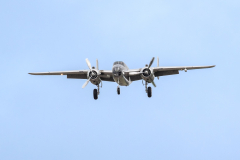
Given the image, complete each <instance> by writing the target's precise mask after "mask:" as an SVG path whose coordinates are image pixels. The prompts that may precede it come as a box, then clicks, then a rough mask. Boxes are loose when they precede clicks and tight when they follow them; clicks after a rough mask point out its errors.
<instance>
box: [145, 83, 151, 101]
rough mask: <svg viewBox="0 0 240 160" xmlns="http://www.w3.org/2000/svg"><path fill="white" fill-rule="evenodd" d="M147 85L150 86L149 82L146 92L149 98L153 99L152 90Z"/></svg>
mask: <svg viewBox="0 0 240 160" xmlns="http://www.w3.org/2000/svg"><path fill="white" fill-rule="evenodd" d="M147 84H148V82H145V91H146V93H147V95H148V97H149V98H151V97H152V88H151V87H147Z"/></svg>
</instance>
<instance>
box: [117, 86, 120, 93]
mask: <svg viewBox="0 0 240 160" xmlns="http://www.w3.org/2000/svg"><path fill="white" fill-rule="evenodd" d="M117 94H118V95H120V87H119V86H118V87H117Z"/></svg>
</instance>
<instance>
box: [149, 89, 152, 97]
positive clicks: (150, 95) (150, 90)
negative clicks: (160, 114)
mask: <svg viewBox="0 0 240 160" xmlns="http://www.w3.org/2000/svg"><path fill="white" fill-rule="evenodd" d="M148 97H149V98H150V97H152V88H151V87H148Z"/></svg>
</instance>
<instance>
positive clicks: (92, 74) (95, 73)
mask: <svg viewBox="0 0 240 160" xmlns="http://www.w3.org/2000/svg"><path fill="white" fill-rule="evenodd" d="M100 74H101V73H100V72H99V70H95V69H92V70H91V71H88V73H87V78H88V79H89V78H90V81H91V83H92V84H94V85H99V84H100V83H101V79H100V77H99V75H100Z"/></svg>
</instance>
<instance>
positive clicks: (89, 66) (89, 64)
mask: <svg viewBox="0 0 240 160" xmlns="http://www.w3.org/2000/svg"><path fill="white" fill-rule="evenodd" d="M86 62H87V65H88V68H89V69H90V70H92V66H91V63H90V62H89V60H88V59H86Z"/></svg>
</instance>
